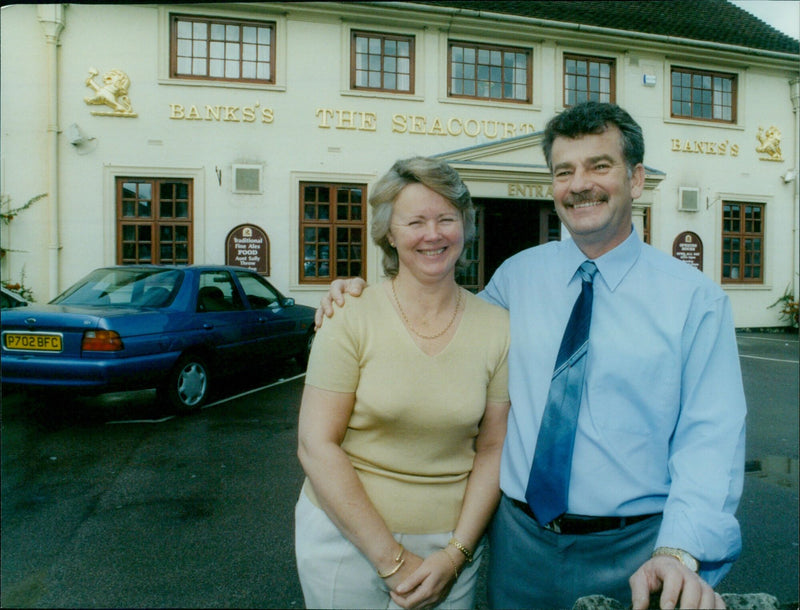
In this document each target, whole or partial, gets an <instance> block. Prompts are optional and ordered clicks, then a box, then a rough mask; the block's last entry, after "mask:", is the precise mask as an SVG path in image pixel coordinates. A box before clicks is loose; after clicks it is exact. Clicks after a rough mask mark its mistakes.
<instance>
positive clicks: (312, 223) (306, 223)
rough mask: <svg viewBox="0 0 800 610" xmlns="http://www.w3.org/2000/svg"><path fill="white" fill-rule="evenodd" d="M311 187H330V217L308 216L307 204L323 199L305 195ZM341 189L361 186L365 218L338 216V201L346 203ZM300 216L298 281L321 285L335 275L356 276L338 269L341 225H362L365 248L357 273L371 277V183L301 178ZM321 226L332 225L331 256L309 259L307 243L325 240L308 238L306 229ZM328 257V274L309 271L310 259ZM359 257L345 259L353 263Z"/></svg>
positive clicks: (343, 226)
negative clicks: (369, 271) (307, 268)
mask: <svg viewBox="0 0 800 610" xmlns="http://www.w3.org/2000/svg"><path fill="white" fill-rule="evenodd" d="M307 187H311V188H327V189H329V197H328V202H327V203H328V205H329V206H330V210H329V214H328V218H327V219H320V218H305V208H306V205H316V204H318V203H319V202H318V201H314V202H309V201H306V199H305V189H306V188H307ZM339 189H360V190H361V201H360V202H359V205H360V207H361V218H360V220H352V219H350V218H348V219H342V220H340V219H338V218H337V210H336V207H337V205H341V204H344V203H345V202H341V203H340V202H338V201H337V199H338V192H339ZM298 201H299V205H298V216H299V225H298V229H299V231H298V238H299V239H298V254H299V259H298V282H299V283H300V284H305V285H319V284H328V283H330V282H331V280H333V279H335V278H336V277H352V276H353V274H352V273H351V274H345V275H340V274H339V273H338V271H337V267H338V265H339V263H340V262H344V261H339V260H338V256H337V255H338V251H337V250H338V246H339V240H338V235H337V233H338V229H346V230H350V229H360V231H361V241H360V243H358V244H357V245H358V246H359V247H360V248H361V251H360V260H359V261H358V262H359V264H360V267H361V268H360V272H359V273H357V274H355V275H358V276H360V277H363V278H366V277H367V247H368V241H367V237H368V234H367V231H368V226H367V208H368V206H367V184H366V183H360V182H356V181H346V182H329V181H327V180H300V181H299V182H298ZM348 205H353V203H352V202H349V203H348ZM308 228H312V229H321V228H328V229H329V238H328V239H329V241H328V242H327V247H328V257H327V258H321V257H319V256H317V257H315V258H313V259H308V261H307V260H306V257H305V249H306V246H307V245H311V244H312V243H313V244H319V243H322V242H318V241H314V242H306V237H305V234H306V229H308ZM347 244H348V246H352V245H354V243H353V242H351V241H348V242H347ZM324 260H327V262H328V274H327V275H308V276H307V275H306V270H305V267H306V262H309V261H315V262H321V261H324ZM355 260H356V259H352V258H347V259H345V261H348V262H350V263H351V264H352V262H354V261H355Z"/></svg>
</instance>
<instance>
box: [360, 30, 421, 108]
mask: <svg viewBox="0 0 800 610" xmlns="http://www.w3.org/2000/svg"><path fill="white" fill-rule="evenodd" d="M350 88H351V89H358V90H367V91H388V92H392V93H414V37H413V36H395V35H391V34H379V33H375V32H355V31H354V32H353V33H352V38H351V43H350Z"/></svg>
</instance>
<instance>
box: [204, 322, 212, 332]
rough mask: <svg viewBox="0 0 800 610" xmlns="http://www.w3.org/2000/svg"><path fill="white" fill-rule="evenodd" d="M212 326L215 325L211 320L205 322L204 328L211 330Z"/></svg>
mask: <svg viewBox="0 0 800 610" xmlns="http://www.w3.org/2000/svg"><path fill="white" fill-rule="evenodd" d="M212 328H214V325H213V324H211V323H210V322H206V323H205V324H203V330H211V329H212Z"/></svg>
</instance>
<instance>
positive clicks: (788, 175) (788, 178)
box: [781, 169, 797, 184]
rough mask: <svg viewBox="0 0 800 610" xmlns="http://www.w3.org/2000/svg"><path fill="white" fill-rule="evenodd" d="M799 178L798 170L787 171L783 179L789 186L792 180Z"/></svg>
mask: <svg viewBox="0 0 800 610" xmlns="http://www.w3.org/2000/svg"><path fill="white" fill-rule="evenodd" d="M795 178H797V170H796V169H787V170H786V171H785V172H784V173H783V176H781V179H782V180H783V181H784V182H785V183H786V184H789V183H790V182H791V181H792V180H794V179H795Z"/></svg>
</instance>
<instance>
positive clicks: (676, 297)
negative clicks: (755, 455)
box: [481, 231, 746, 586]
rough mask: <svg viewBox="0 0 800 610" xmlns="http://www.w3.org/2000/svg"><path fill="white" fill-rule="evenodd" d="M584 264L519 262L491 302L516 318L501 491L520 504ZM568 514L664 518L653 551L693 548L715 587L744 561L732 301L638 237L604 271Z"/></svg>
mask: <svg viewBox="0 0 800 610" xmlns="http://www.w3.org/2000/svg"><path fill="white" fill-rule="evenodd" d="M584 260H586V256H585V255H584V254H583V253H582V252H581V251H580V250H579V248H578V247H577V246H576V244H575V242H574V241H572V240H571V239H568V240H565V241H561V242H551V243H548V244H545V245H542V246H537V247H535V248H531V249H528V250H525V251H523V252H520V253H519V254H517V255H515V256H513V257H511V258H509V259H508V260H507V261H505V263H503V265H502V266H501V267H500V268H499V269H498V270H497V272H496V273H495V274H494V276H493V277H492V279H491V281H490V282H489V284H488V285H487V287H486V290H485V291H484V292H482V293H481V296H483V297H484V298H485V299H486V300H488V301H490V302H492V303H496V304H498V305H501V306H502V307H505V308H506V309H508V310H509V315H510V320H511V350H510V353H509V391H510V394H511V412H510V415H509V419H508V433H507V436H506V442H505V446H504V448H503V457H502V464H501V472H500V486H501V488H502V490H503V492H504V493H505V494H506V495H508V496H509V497H511V498H515V499H517V500H521V501H524V500H525V489H526V486H527V483H528V475H529V473H530V467H531V462H532V460H533V454H534V449H535V444H536V437H537V435H538V432H539V422H540V421H541V419H542V414H543V412H544V408H545V404H546V401H547V394H548V389H549V386H550V378H551V376H552V373H553V365H554V363H555V360H556V355H557V353H558V349H559V346H560V343H561V337H562V334H563V332H564V329H565V327H566V325H567V320H568V318H569V315H570V312H571V310H572V306H573V304H574V302H575V299H576V298H577V296H578V293H579V292H580V288H581V282H580V277H579V275H577V274H576V271H577V269H578V267H579V266H580V264H581V263H582V262H583V261H584ZM595 263H596V264H597V268H598V273H597V275H596V276H595V281H594V305H593V313H592V323H591V330H590V335H589V352H588V361H587V372H586V379H585V382H584V383H585V385H584V391H583V398H582V402H581V408H580V415H579V419H578V430H577V433H576V437H575V449H574V456H573V460H572V476H571V480H570V491H569V507H568V511H567V512H569V513H572V514H579V515H592V516H609V515H614V516H631V515H641V514H648V513H657V512H663V513H664V519H663V522H662V525H661V529H660V532H659V537H658V541H657V544H656V546H670V547H677V548H681V549H684V550H686V551H688V552H689V553H691V554H692V555H694V556H695V557H697V558H698V559H699V560H700V561H701V576H703V577H704V578H705V579H706V580H707V581H708V582H709V583H710V584H711V585H712V586H714V585H715V584H716V583H717V582H718V581H719V580H720V579H721V578H722V577H723V576H724V575H725V573H727V571H728V569H729V568H730V562H732V561H733V560H734V559H736V557H738V555H739V552H740V550H741V534H740V530H739V525H738V522H737V521H736V519H735V517H734V512H735V510H736V507H737V505H738V502H739V498H740V496H741V491H742V484H743V478H744V448H745V443H744V440H745V412H746V406H745V398H744V391H743V388H742V380H741V369H740V366H739V357H738V350H737V346H736V336H735V330H734V324H733V319H732V313H731V307H730V302H729V300H728V298H727V296H726V295H725V293H724V292H723V291H722V289H721V288H720V287H719V286H718V285H717V284H715V283H714V282H712V281H711V280H710V279H708V278H707V277H705V276H704V275H703V274H702V273H701V272H699V271H697V270H696V269H694V268H692V267H690V266H689V265H687V264H685V263H683V262H680V261H678V260H676V259H673V258H671V257H670V256H668V255H666V254H664V253H662V252H659V251H658V250H655V249H654V248H652V247H650V246H648V245H646V244H643V243H642V242H641V241H640V239H639V237H638V236H637V234H636V232H635V231H633V232H632V233H631V235H630V237H629V238H628V239H627V240H626V241H625V242H623V243H622V244H620V245H619V246H617V247H616V248H615V249H613V250H612V251H610V252H608V253H606V254H604V255H603V256H601V257H600V258H598V259H596V260H595Z"/></svg>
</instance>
